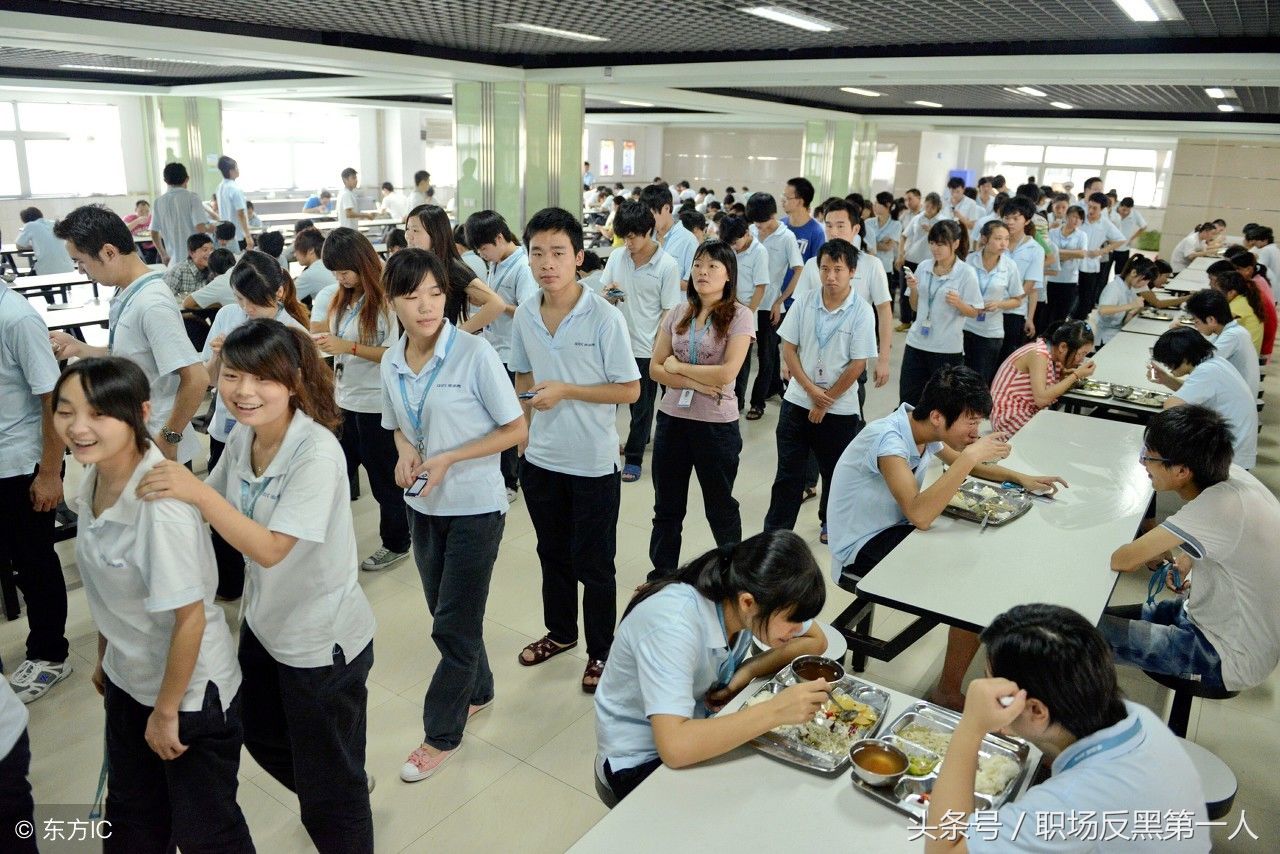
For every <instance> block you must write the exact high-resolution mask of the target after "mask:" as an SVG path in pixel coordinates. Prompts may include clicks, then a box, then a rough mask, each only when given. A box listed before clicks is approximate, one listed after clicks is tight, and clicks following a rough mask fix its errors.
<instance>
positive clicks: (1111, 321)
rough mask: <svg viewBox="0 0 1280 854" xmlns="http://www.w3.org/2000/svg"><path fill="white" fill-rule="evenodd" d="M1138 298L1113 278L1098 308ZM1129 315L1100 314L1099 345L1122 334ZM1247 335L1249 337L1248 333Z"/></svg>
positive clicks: (1124, 313)
mask: <svg viewBox="0 0 1280 854" xmlns="http://www.w3.org/2000/svg"><path fill="white" fill-rule="evenodd" d="M1136 296H1137V291H1134V290H1132V289H1131V288H1130V287H1129V286H1128V285H1126V284H1125V283H1124V279H1122V278H1120V277H1119V276H1112V277H1111V281H1109V282H1107V286H1106V287H1105V288H1103V289H1102V293H1100V294H1098V308H1102V307H1103V306H1107V307H1112V306H1117V305H1128V304H1129V303H1131V302H1133V300H1134V297H1136ZM1127 314H1128V312H1123V311H1121V312H1116V313H1114V314H1102V313H1101V312H1099V313H1098V328H1097V330H1096V332H1097V341H1098V344H1099V345H1102V344H1106V343H1107V342H1108V341H1110V340H1111V339H1112V338H1115V337H1116V335H1118V334H1120V330H1121V329H1123V328H1124V319H1125V317H1126V316H1127ZM1245 334H1246V335H1248V333H1247V332H1246V333H1245ZM1249 349H1250V350H1252V349H1253V339H1249Z"/></svg>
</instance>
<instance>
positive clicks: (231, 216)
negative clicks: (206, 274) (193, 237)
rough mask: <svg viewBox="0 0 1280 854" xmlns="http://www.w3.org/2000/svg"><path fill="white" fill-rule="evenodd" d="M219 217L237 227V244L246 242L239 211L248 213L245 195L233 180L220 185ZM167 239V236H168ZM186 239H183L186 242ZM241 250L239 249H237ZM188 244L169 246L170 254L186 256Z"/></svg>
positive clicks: (218, 193) (229, 179)
mask: <svg viewBox="0 0 1280 854" xmlns="http://www.w3.org/2000/svg"><path fill="white" fill-rule="evenodd" d="M217 196H218V216H219V217H221V219H222V220H223V221H224V222H229V223H231V224H232V225H234V226H235V227H236V242H237V243H238V242H239V241H242V240H244V237H245V235H244V227H243V226H242V225H241V224H240V216H239V213H238V212H239V211H247V210H248V207H247V205H246V204H245V198H244V193H243V192H241V190H240V187H239V185H237V184H236V182H235V181H234V180H233V179H231V178H223V179H222V183H221V184H219V185H218V192H217ZM162 233H163V232H162ZM166 237H167V235H166ZM185 239H186V238H183V240H185ZM237 248H239V247H237ZM185 250H186V244H185V243H183V244H181V245H178V246H172V245H170V246H169V254H170V255H172V256H177V255H181V254H184V252H185Z"/></svg>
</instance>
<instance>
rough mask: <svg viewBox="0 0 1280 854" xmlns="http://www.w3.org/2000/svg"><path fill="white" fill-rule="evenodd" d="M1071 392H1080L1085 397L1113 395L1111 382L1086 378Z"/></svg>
mask: <svg viewBox="0 0 1280 854" xmlns="http://www.w3.org/2000/svg"><path fill="white" fill-rule="evenodd" d="M1071 392H1072V394H1079V395H1083V396H1084V397H1111V383H1102V382H1096V381H1094V380H1084V381H1083V382H1081V383H1080V384H1079V385H1078V386H1076V387H1075V388H1073V389H1072V390H1071Z"/></svg>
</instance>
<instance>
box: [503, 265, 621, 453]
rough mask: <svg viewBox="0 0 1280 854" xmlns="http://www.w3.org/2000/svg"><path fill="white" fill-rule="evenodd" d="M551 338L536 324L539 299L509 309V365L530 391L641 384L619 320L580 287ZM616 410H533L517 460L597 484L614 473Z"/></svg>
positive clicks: (576, 406)
mask: <svg viewBox="0 0 1280 854" xmlns="http://www.w3.org/2000/svg"><path fill="white" fill-rule="evenodd" d="M578 287H579V288H581V294H580V295H579V297H578V301H577V302H576V303H575V304H574V306H573V309H572V310H571V311H570V312H569V314H568V315H567V316H566V317H565V318H564V320H562V321H560V325H559V326H558V327H557V328H556V334H555V335H554V336H553V335H552V334H551V333H550V332H548V331H547V325H546V323H544V322H543V320H542V311H541V309H542V299H541V297H539V298H538V299H531V300H529V301H528V302H526V303H524V304H522V305H521V306H520V307H519V308H518V309H516V316H515V322H514V323H513V324H512V327H511V361H510V362H509V363H508V367H509V368H510V369H511V370H512V371H513V372H515V373H517V374H528V373H531V374H533V382H534V384H535V385H536V384H537V383H540V382H546V381H547V380H558V381H560V382H566V383H571V384H573V385H602V384H604V383H628V382H632V381H634V380H638V379H640V371H639V370H638V369H637V368H636V360H635V359H633V358H632V357H631V342H630V340H629V337H628V335H627V324H626V321H624V320H623V319H622V314H621V313H620V312H619V311H618V310H617V309H616V308H614V307H613V306H611V305H609V303H608V302H607V301H606V300H605V298H604V297H602V296H600V295H599V294H597V293H595V292H593V291H591V290H589V289H587V288H583V287H581V286H580V285H579V286H578ZM616 413H617V406H616V405H614V404H608V403H585V402H583V401H581V400H562V401H560V402H559V403H557V404H556V405H555V406H553V407H552V408H551V409H548V410H546V411H543V412H539V411H537V410H534V413H533V420H532V422H531V423H530V425H529V445H528V448H527V449H526V450H525V454H524V457H525V459H526V460H528V461H529V462H531V463H533V464H534V465H536V466H538V467H540V468H544V469H547V470H548V471H555V472H560V473H562V474H570V475H575V476H578V477H603V476H604V475H608V474H613V473H614V472H616V471H617V470H618V427H617V423H616Z"/></svg>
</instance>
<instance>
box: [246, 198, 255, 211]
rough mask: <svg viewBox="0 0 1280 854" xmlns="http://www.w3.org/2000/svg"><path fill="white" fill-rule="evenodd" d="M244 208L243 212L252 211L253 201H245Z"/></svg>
mask: <svg viewBox="0 0 1280 854" xmlns="http://www.w3.org/2000/svg"><path fill="white" fill-rule="evenodd" d="M244 207H245V210H250V211H251V210H253V199H245V201H244Z"/></svg>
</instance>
